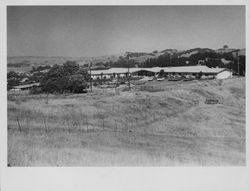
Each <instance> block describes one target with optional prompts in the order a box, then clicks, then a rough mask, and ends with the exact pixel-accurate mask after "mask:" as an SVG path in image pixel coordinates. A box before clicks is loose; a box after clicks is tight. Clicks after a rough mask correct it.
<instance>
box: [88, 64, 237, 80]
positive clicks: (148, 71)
mask: <svg viewBox="0 0 250 191" xmlns="http://www.w3.org/2000/svg"><path fill="white" fill-rule="evenodd" d="M161 70H163V71H164V73H165V74H166V75H193V76H197V75H199V74H200V73H202V75H204V76H213V77H214V78H216V79H225V78H230V77H232V71H231V70H229V69H227V68H209V67H207V66H180V67H154V68H130V69H129V73H130V74H131V75H132V76H156V75H157V74H159V73H160V71H161ZM114 73H115V74H116V76H120V77H121V76H126V74H127V73H128V68H110V69H108V70H93V71H91V77H92V78H93V79H100V76H101V75H103V76H104V75H105V76H110V77H111V76H113V74H114Z"/></svg>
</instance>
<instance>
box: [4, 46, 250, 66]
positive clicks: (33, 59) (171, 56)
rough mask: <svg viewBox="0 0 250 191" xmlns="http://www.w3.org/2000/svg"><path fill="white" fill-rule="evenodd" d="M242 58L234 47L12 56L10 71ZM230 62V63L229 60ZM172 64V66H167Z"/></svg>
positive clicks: (190, 62)
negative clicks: (72, 63) (69, 64)
mask: <svg viewBox="0 0 250 191" xmlns="http://www.w3.org/2000/svg"><path fill="white" fill-rule="evenodd" d="M237 52H238V53H239V55H241V56H244V55H245V49H234V48H230V49H229V48H228V47H226V48H221V49H216V50H213V49H209V48H193V49H189V50H182V51H179V50H177V49H164V50H161V51H157V50H155V51H153V52H125V53H120V54H113V55H104V56H96V57H60V56H58V57H42V56H40V57H39V56H38V57H37V56H16V57H8V58H7V63H8V71H10V70H14V71H15V70H20V71H22V69H24V68H25V71H27V70H30V69H31V68H32V67H33V66H39V65H50V66H52V65H54V64H59V65H61V64H63V63H65V62H66V61H76V62H77V63H78V64H79V65H81V66H85V67H88V65H89V64H90V63H92V66H93V68H97V69H98V68H109V67H127V61H128V58H129V60H130V64H131V67H142V66H144V67H151V66H155V65H157V64H158V65H159V63H161V64H160V66H162V65H164V63H166V66H168V65H169V64H170V65H171V66H172V65H176V66H178V65H180V64H183V63H189V64H191V65H195V64H197V62H198V60H204V59H207V58H218V60H221V59H222V60H221V61H220V62H223V63H224V64H227V63H229V62H230V61H232V59H235V58H236V53H237ZM225 60H226V61H225ZM167 63H168V64H167Z"/></svg>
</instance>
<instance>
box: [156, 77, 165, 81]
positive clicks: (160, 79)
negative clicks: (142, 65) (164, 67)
mask: <svg viewBox="0 0 250 191" xmlns="http://www.w3.org/2000/svg"><path fill="white" fill-rule="evenodd" d="M156 80H157V81H163V80H165V78H163V77H159V78H157V79H156Z"/></svg>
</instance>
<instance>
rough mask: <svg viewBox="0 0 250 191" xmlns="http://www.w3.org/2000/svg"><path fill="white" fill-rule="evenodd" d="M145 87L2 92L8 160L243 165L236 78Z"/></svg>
mask: <svg viewBox="0 0 250 191" xmlns="http://www.w3.org/2000/svg"><path fill="white" fill-rule="evenodd" d="M151 86H154V87H153V88H149V89H150V90H151V89H153V90H156V91H150V90H149V91H147V90H148V89H147V88H142V90H143V91H140V90H141V88H138V87H136V88H133V90H132V91H130V92H127V91H126V92H120V94H116V93H115V90H94V93H92V94H82V95H69V96H61V95H50V96H49V100H48V103H46V99H47V98H46V95H36V96H31V95H28V96H25V95H20V96H18V97H16V96H11V95H8V128H9V130H8V163H9V165H11V166H51V165H52V166H79V165H80V166H82V165H83V166H84V165H98V166H103V165H104V166H106V165H143V166H144V165H149V166H152V165H153V166H154V165H245V79H244V78H238V79H229V80H224V81H223V82H220V81H216V80H212V81H192V82H185V83H180V82H176V83H173V82H171V83H168V82H148V84H147V85H146V87H151ZM144 87H145V85H144ZM158 90H159V91H158ZM208 97H216V98H217V99H219V100H220V104H217V105H206V104H204V102H205V100H206V98H208Z"/></svg>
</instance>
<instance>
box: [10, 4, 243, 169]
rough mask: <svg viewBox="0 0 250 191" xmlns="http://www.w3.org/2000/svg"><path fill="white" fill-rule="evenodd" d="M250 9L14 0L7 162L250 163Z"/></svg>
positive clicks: (48, 164) (72, 164)
mask: <svg viewBox="0 0 250 191" xmlns="http://www.w3.org/2000/svg"><path fill="white" fill-rule="evenodd" d="M245 9H246V7H245V6H244V5H178V6H174V5H162V6H146V5H145V6H144V5H135V6H128V5H113V6H109V5H100V6H89V5H81V6H63V5H55V6H37V5H35V6H27V5H23V6H15V5H9V6H7V11H6V12H7V21H6V22H7V58H6V59H7V71H6V72H7V81H6V83H7V127H6V128H7V163H8V164H7V166H8V167H58V166H59V167H93V166H96V167H98V166H99V167H108V166H109V167H116V166H135V167H138V166H141V167H146V166H158V167H159V166H164V167H187V166H195V167H208V166H230V167H236V166H246V112H245V110H246V96H245V95H246V80H245V74H246V70H245V68H246V37H245V36H246V32H245V30H246V26H245V22H246V20H245V16H246V15H245V14H246V13H245Z"/></svg>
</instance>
